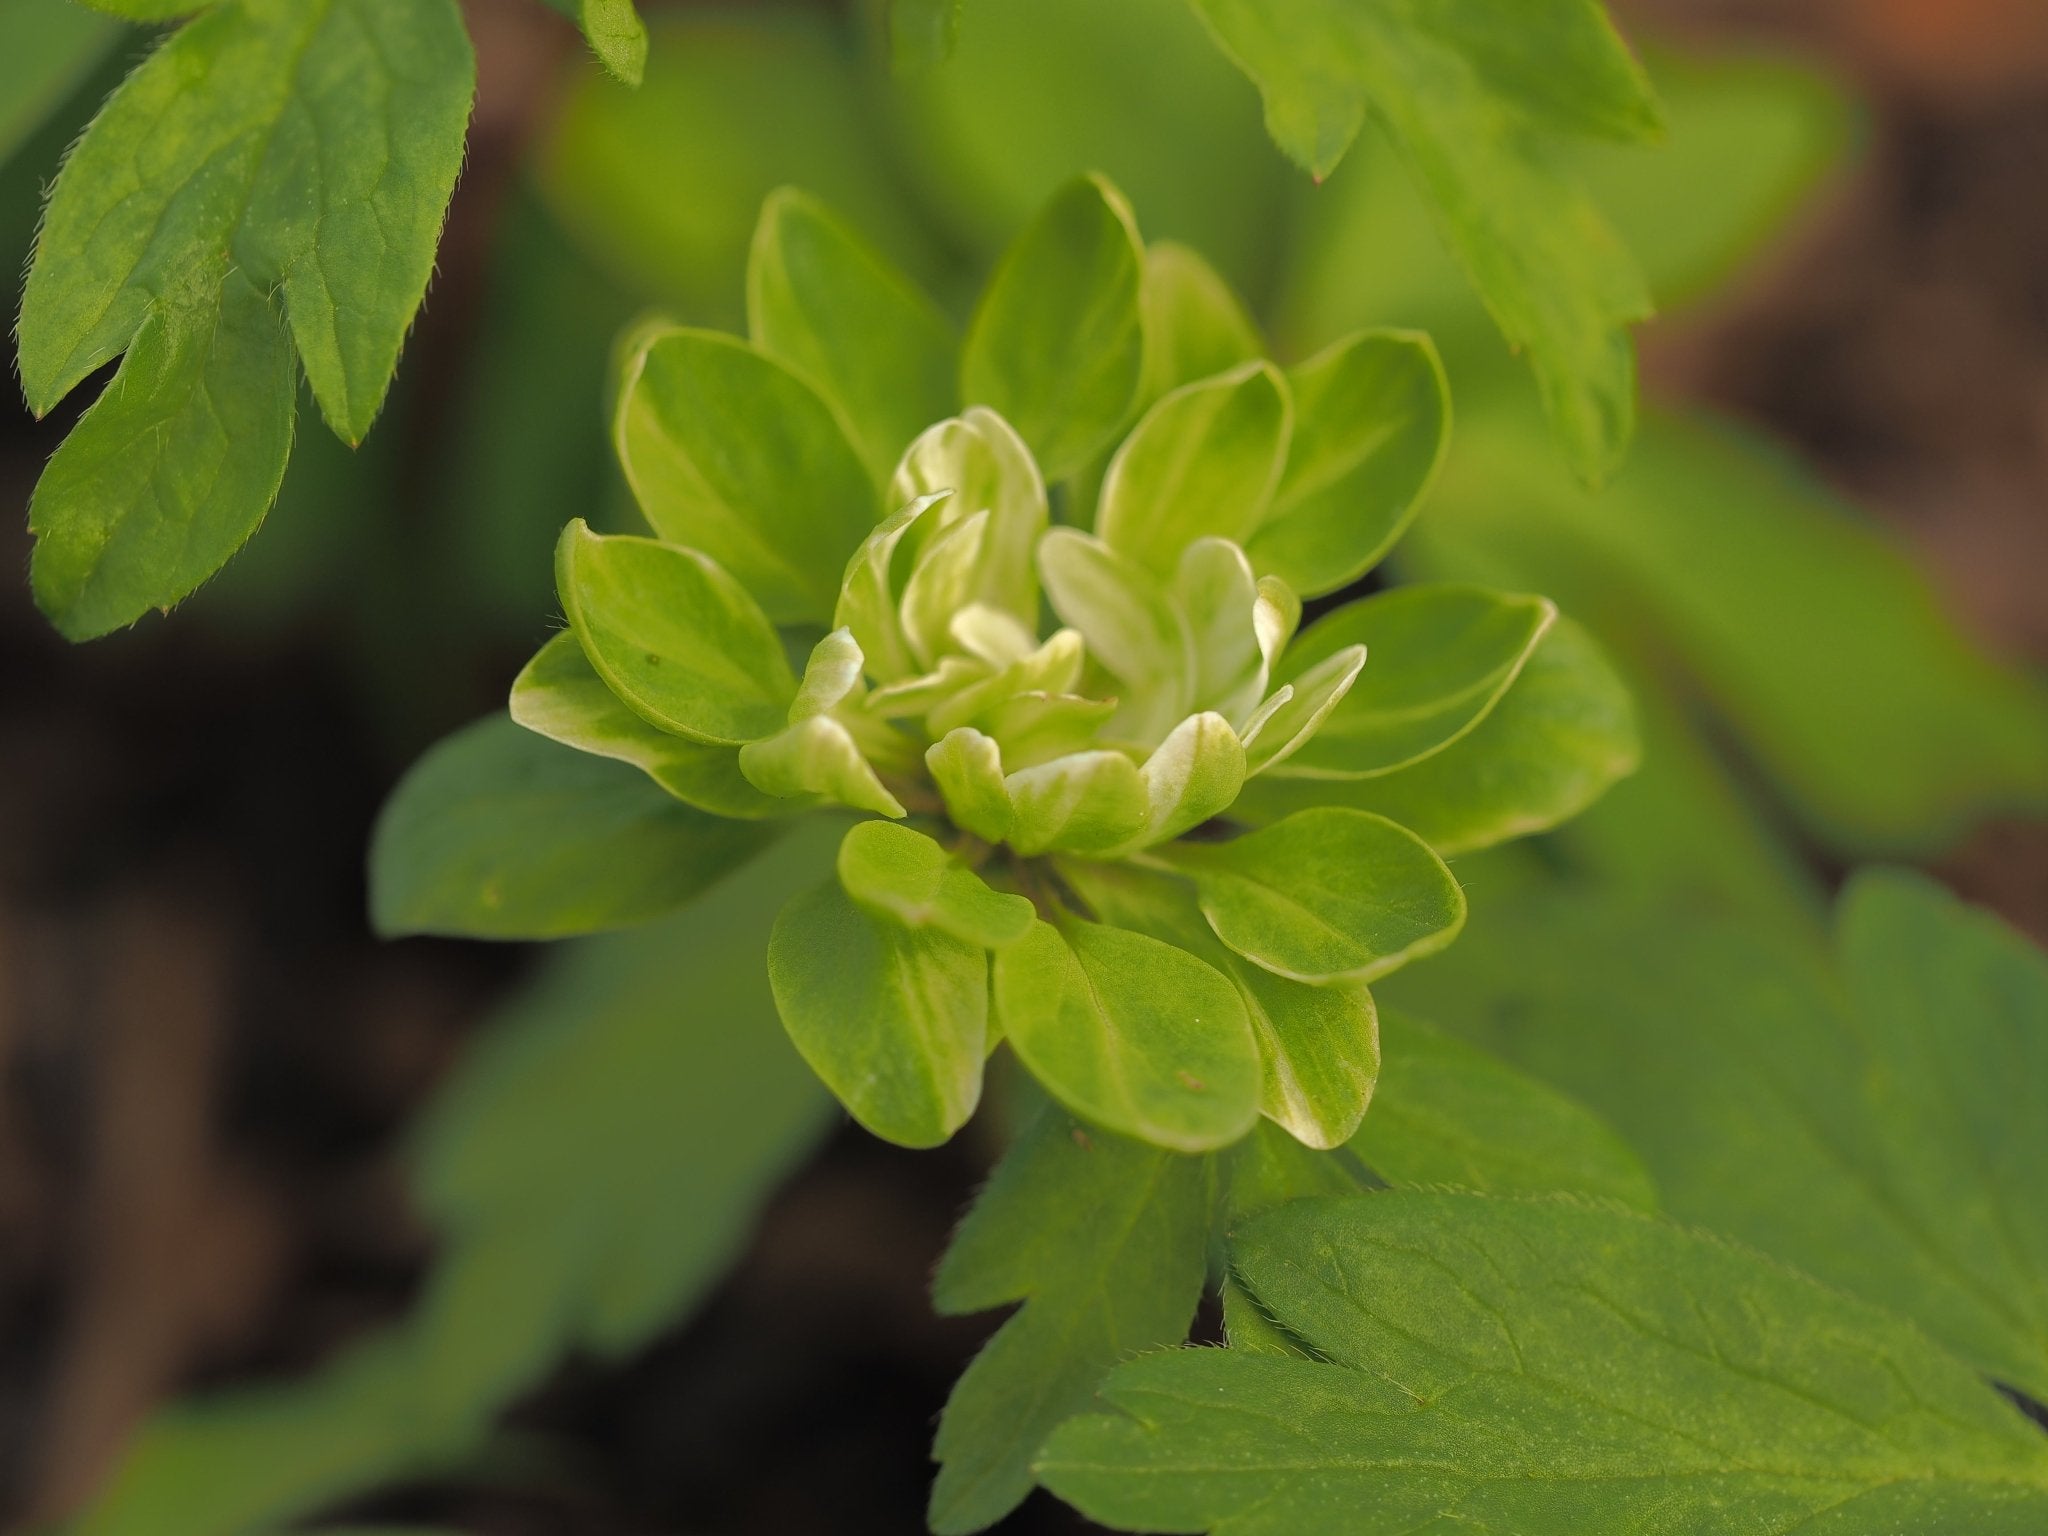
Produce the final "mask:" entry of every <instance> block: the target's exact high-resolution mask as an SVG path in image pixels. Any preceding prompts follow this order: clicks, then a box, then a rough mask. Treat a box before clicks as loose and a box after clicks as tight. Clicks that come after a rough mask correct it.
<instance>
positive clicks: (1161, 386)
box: [1139, 240, 1266, 405]
mask: <svg viewBox="0 0 2048 1536" xmlns="http://www.w3.org/2000/svg"><path fill="white" fill-rule="evenodd" d="M1139 301H1140V304H1141V305H1142V307H1143V311H1144V319H1145V375H1144V378H1145V382H1144V385H1143V388H1142V390H1141V394H1142V395H1143V397H1144V400H1145V402H1146V403H1147V404H1148V405H1149V404H1150V403H1151V402H1152V401H1155V400H1157V399H1158V398H1159V397H1160V396H1161V395H1164V394H1165V393H1167V392H1168V391H1169V390H1173V389H1178V388H1179V387H1180V386H1181V385H1183V384H1192V383H1194V382H1195V381H1196V380H1197V379H1208V378H1214V377H1215V376H1216V375H1217V374H1219V373H1226V372H1228V371H1229V370H1230V369H1232V368H1235V367H1237V366H1238V365H1239V364H1241V363H1249V362H1251V361H1253V360H1254V359H1256V358H1259V357H1263V356H1264V355H1265V351H1266V343H1265V341H1264V339H1263V338H1262V337H1261V336H1260V335H1259V328H1258V326H1257V325H1256V324H1254V323H1253V321H1252V317H1251V316H1250V315H1249V314H1248V313H1246V311H1245V307H1244V301H1243V300H1242V299H1240V298H1239V297H1238V296H1237V295H1236V294H1235V293H1233V292H1232V291H1231V288H1230V284H1229V283H1228V282H1226V281H1225V280H1224V278H1223V275H1222V274H1221V273H1219V272H1218V271H1217V270H1216V269H1215V268H1214V267H1212V266H1210V265H1209V263H1208V261H1207V260H1205V259H1204V258H1203V256H1202V255H1201V253H1200V252H1198V251H1195V250H1193V249H1191V248H1189V247H1188V246H1185V245H1182V244H1181V243H1180V242H1179V241H1177V240H1155V241H1153V242H1152V243H1151V244H1150V245H1148V246H1146V247H1145V275H1144V286H1143V291H1142V292H1141V294H1140V295H1139Z"/></svg>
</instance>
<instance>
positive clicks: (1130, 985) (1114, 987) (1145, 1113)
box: [995, 920, 1259, 1152]
mask: <svg viewBox="0 0 2048 1536" xmlns="http://www.w3.org/2000/svg"><path fill="white" fill-rule="evenodd" d="M995 998H996V1018H997V1022H998V1023H999V1024H1000V1025H1001V1027H1002V1030H1003V1035H1004V1038H1005V1039H1007V1040H1008V1041H1009V1042H1010V1045H1011V1047H1012V1049H1014V1050H1015V1051H1016V1052H1017V1054H1018V1056H1019V1057H1021V1058H1022V1059H1023V1061H1024V1063H1025V1065H1027V1066H1029V1067H1030V1068H1031V1071H1032V1073H1033V1075H1034V1076H1036V1077H1037V1078H1038V1080H1039V1081H1040V1082H1041V1083H1043V1084H1045V1086H1046V1087H1047V1088H1048V1089H1049V1090H1051V1092H1052V1094H1053V1096H1054V1097H1056V1098H1057V1099H1059V1100H1060V1102H1061V1103H1063V1104H1065V1105H1066V1106H1067V1107H1068V1108H1069V1109H1071V1110H1073V1111H1074V1113H1075V1114H1077V1115H1079V1116H1081V1117H1082V1118H1083V1119H1085V1120H1089V1121H1092V1122H1094V1123H1095V1124H1097V1125H1100V1126H1103V1127H1105V1128H1107V1129H1109V1130H1112V1131H1120V1132H1123V1133H1124V1134H1126V1135H1131V1136H1137V1137H1141V1138H1143V1139H1144V1140H1146V1141H1150V1142H1153V1143H1154V1144H1156V1145H1158V1146H1163V1147H1171V1148H1174V1149H1175V1150H1177V1151H1182V1152H1201V1151H1207V1150H1209V1149H1211V1148H1214V1147H1221V1146H1228V1145H1229V1144H1230V1143H1231V1142H1233V1141H1236V1140H1237V1139H1238V1138H1239V1137H1241V1136H1242V1135H1244V1133H1245V1132H1246V1131H1248V1130H1250V1129H1251V1128H1252V1125H1253V1123H1254V1122H1255V1121H1256V1120H1257V1119H1258V1093H1259V1055H1258V1045H1257V1042H1256V1041H1255V1040H1254V1039H1253V1038H1252V1031H1251V1023H1250V1021H1249V1020H1248V1019H1247V1018H1246V1016H1245V1010H1244V1004H1243V1002H1242V1001H1241V1000H1240V999H1239V997H1238V994H1237V990H1236V988H1234V987H1233V986H1231V984H1230V982H1229V981H1228V980H1226V979H1225V978H1224V977H1222V976H1220V975H1218V974H1217V973H1216V972H1215V971H1214V970H1212V969H1211V968H1210V967H1209V966H1207V965H1205V964H1203V963H1202V962H1201V961H1200V960H1197V959H1196V958H1195V957H1194V956H1193V955H1190V954H1189V953H1188V952H1187V951H1186V950H1183V949H1178V948H1176V947H1175V946H1173V945H1171V944H1163V943H1161V942H1159V941H1158V940H1157V939H1151V938H1147V937H1145V936H1144V935H1143V934H1139V933H1131V932H1129V931H1127V930H1125V929H1122V928H1110V927H1106V926H1104V925H1102V924H1100V923H1089V922H1082V921H1079V920H1074V921H1070V922H1065V923H1063V924H1062V925H1061V926H1060V927H1058V928H1055V927H1053V926H1052V925H1051V924H1049V923H1044V922H1039V923H1034V924H1033V925H1032V928H1031V931H1030V933H1029V934H1028V935H1026V937H1025V938H1024V939H1023V940H1022V941H1021V942H1020V943H1017V944H1014V945H1012V946H1010V947H1009V948H1008V949H1005V950H1003V951H1001V952H1000V953H999V954H998V955H997V956H996V962H995Z"/></svg>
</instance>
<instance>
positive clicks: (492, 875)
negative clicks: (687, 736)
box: [370, 716, 775, 939]
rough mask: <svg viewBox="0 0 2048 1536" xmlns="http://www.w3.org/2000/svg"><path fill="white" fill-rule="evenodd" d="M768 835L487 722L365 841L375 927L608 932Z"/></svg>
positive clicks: (654, 910)
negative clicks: (608, 929)
mask: <svg viewBox="0 0 2048 1536" xmlns="http://www.w3.org/2000/svg"><path fill="white" fill-rule="evenodd" d="M774 835H775V829H774V828H773V827H770V826H767V825H764V824H762V823H760V822H744V821H727V820H724V819H721V818H719V817H715V816H707V815H706V814H704V813H703V812H702V811H699V810H695V809H693V808H691V807H690V806H687V805H684V804H682V803H681V802H680V801H678V800H676V799H674V798H673V797H671V796H670V795H667V794H665V793H664V792H663V791H662V790H661V789H659V788H658V787H657V786H656V785H654V784H653V783H651V782H650V781H649V780H648V779H647V778H646V777H645V776H644V775H642V774H639V773H637V772H635V771H633V770H632V769H630V768H628V767H626V766H625V765H624V764H621V763H615V762H612V761H610V760H608V759H606V758H602V757H592V756H591V755H589V754H588V753H584V752H576V751H572V750H570V749H569V748H567V747H564V746H561V745H559V744H557V743H555V742H552V741H548V740H546V739H544V738H543V737H540V736H537V735H535V734H534V733H533V732H531V731H527V730H523V729H521V728H520V727H519V726H517V725H514V724H513V723H512V722H511V721H510V720H507V719H505V718H503V717H502V716H499V717H494V718H490V719H485V720H480V721H478V722H477V723H476V724H474V725H471V726H469V727H467V728H465V729H463V730H461V731H458V732H456V733H455V734H454V735H453V736H450V737H448V738H447V739H446V740H445V741H443V742H442V743H441V744H440V745H439V746H437V747H435V748H434V750H433V751H431V752H429V753H428V754H427V755H426V756H425V757H423V758H421V759H420V760H419V762H417V763H416V764H414V765H413V768H412V770H411V771H410V772H409V773H408V774H407V775H406V776H405V778H404V779H403V780H402V781H401V782H400V784H399V786H398V788H397V789H395V790H393V791H392V794H391V798H390V799H389V800H388V801H387V802H386V803H385V806H384V809H383V811H382V813H381V814H380V815H379V816H378V818H377V829H376V832H375V834H374V836H373V838H372V841H371V845H370V915H371V920H372V922H373V923H374V924H375V926H376V928H377V930H378V932H380V933H383V934H386V935H397V934H407V933H443V934H454V935H457V936H460V937H468V938H492V939H551V938H559V937H561V936H563V935H565V934H572V933H589V932H592V931H594V930H596V929H600V928H616V927H620V926H623V925H625V924H628V923H636V922H639V921H641V920H642V919H644V918H649V917H653V916H656V915H658V914H660V913H662V912H666V911H669V910H670V909H672V908H675V907H678V906H681V905H682V904H683V903H684V902H686V901H688V900H689V899H690V898H691V897H692V896H695V895H696V894H697V893H698V892H699V891H702V890H703V889H704V888H705V887H707V886H709V885H711V884H712V883H713V882H714V881H716V880H718V879H719V877H721V876H722V875H724V874H726V873H727V872H728V871H730V870H732V869H733V868H735V867H736V866H738V865H740V864H742V863H744V862H745V861H746V860H748V859H749V858H751V857H753V855H754V854H756V853H758V852H759V851H760V850H761V849H762V848H763V847H765V846H766V845H767V844H768V842H769V841H770V839H772V838H773V837H774Z"/></svg>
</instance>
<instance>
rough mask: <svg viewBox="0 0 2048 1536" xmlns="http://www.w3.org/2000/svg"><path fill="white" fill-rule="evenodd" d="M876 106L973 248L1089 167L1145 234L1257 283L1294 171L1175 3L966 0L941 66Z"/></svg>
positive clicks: (1253, 101)
mask: <svg viewBox="0 0 2048 1536" xmlns="http://www.w3.org/2000/svg"><path fill="white" fill-rule="evenodd" d="M887 105H888V106H889V108H890V109H891V110H892V113H893V121H894V123H895V125H896V126H897V128H898V132H897V135H896V140H897V145H898V150H899V153H898V159H899V160H900V161H901V163H902V164H903V166H904V168H905V170H906V172H907V173H908V174H909V176H910V177H911V178H912V179H913V180H914V182H915V183H916V185H917V187H918V190H919V191H920V192H921V193H922V194H923V199H924V202H925V204H926V206H928V207H930V208H931V209H932V210H933V213H934V215H935V216H936V217H939V218H942V219H944V220H945V224H946V228H947V230H948V232H949V233H950V234H952V236H953V237H954V238H955V239H956V240H958V241H960V242H961V243H964V244H965V245H966V246H967V247H968V248H969V249H971V250H973V251H976V252H978V253H980V254H983V255H987V254H993V253H994V252H996V251H999V250H1001V249H1002V248H1003V246H1004V245H1005V244H1006V243H1007V242H1008V241H1009V240H1010V238H1011V237H1012V236H1013V235H1014V234H1015V233H1016V232H1017V230H1018V229H1019V228H1021V227H1022V226H1023V225H1024V223H1025V222H1026V221H1027V220H1029V219H1030V218H1031V216H1032V215H1033V214H1035V213H1036V212H1037V211H1038V210H1039V208H1040V207H1042V206H1043V204H1044V202H1045V200H1046V199H1047V198H1048V197H1050V196H1051V195H1052V194H1053V192H1054V191H1056V190H1057V189H1058V188H1059V187H1060V186H1061V184H1063V183H1064V182H1066V181H1067V180H1068V179H1069V178H1071V177H1073V176H1074V175H1076V174H1078V173H1079V172H1082V171H1088V170H1096V171H1100V172H1102V173H1103V174H1105V175H1107V176H1108V177H1110V179H1111V180H1113V181H1114V182H1115V183H1116V185H1118V186H1119V187H1121V188H1122V189H1123V190H1124V191H1125V193H1126V194H1128V195H1129V197H1130V199H1131V203H1132V205H1133V206H1134V207H1135V208H1136V209H1137V210H1138V213H1139V215H1140V217H1141V218H1142V220H1143V223H1144V226H1145V228H1146V229H1147V230H1148V231H1149V232H1150V233H1151V234H1152V235H1153V236H1155V237H1160V236H1164V237H1166V238H1169V239H1172V240H1177V241H1182V242H1185V244H1186V245H1187V246H1189V247H1191V248H1193V249H1195V250H1198V251H1200V252H1201V253H1202V254H1203V256H1204V257H1206V258H1207V259H1208V260H1210V261H1213V262H1215V263H1216V265H1217V266H1218V268H1220V269H1221V271H1222V272H1223V273H1224V274H1225V275H1226V276H1227V277H1228V278H1229V279H1230V280H1231V281H1232V282H1233V283H1235V284H1237V285H1239V286H1240V287H1242V288H1244V289H1245V290H1246V291H1247V292H1250V293H1252V294H1253V295H1254V296H1257V295H1260V294H1262V293H1263V292H1264V290H1265V287H1266V282H1265V279H1266V277H1267V275H1268V273H1269V271H1270V268H1271V267H1272V264H1273V261H1274V255H1275V253H1274V250H1273V242H1272V240H1271V231H1272V229H1273V228H1274V225H1275V223H1276V222H1277V221H1278V220H1279V218H1280V216H1281V211H1282V208H1283V206H1284V202H1285V198H1286V194H1287V191H1288V183H1289V181H1290V179H1291V178H1290V177H1289V174H1288V169H1287V164H1286V162H1285V161H1284V160H1283V159H1282V158H1281V157H1280V156H1279V155H1278V154H1277V153H1275V152H1274V150H1273V148H1272V146H1271V144H1270V143H1268V142H1267V140H1266V137H1265V135H1264V134H1263V133H1261V132H1260V131H1259V103H1258V96H1257V93H1256V92H1254V91H1253V90H1252V89H1251V87H1250V86H1249V85H1247V84H1246V83H1245V81H1244V80H1243V79H1242V78H1241V77H1240V76H1239V75H1238V74H1237V72H1236V71H1234V70H1233V69H1232V68H1231V67H1230V65H1229V63H1228V62H1227V61H1226V60H1225V59H1223V58H1222V56H1221V55H1220V54H1218V52H1217V51H1216V48H1215V45H1214V44H1213V43H1211V41H1210V40H1209V38H1208V37H1206V36H1205V35H1204V34H1203V29H1202V25H1201V23H1200V22H1199V21H1197V20H1196V19H1195V17H1194V16H1193V15H1192V14H1191V13H1190V11H1189V9H1188V7H1187V4H1186V0H1117V3H1116V4H1114V5H1105V4H1102V3H1101V0H974V7H973V11H972V14H971V16H970V17H969V19H968V22H967V25H966V26H964V27H963V28H962V29H961V36H960V46H959V49H958V51H957V52H956V54H955V55H954V58H953V60H952V62H951V63H949V64H948V65H947V66H946V67H945V68H944V69H940V70H933V71H931V72H929V73H928V74H925V75H923V76H920V77H918V78H915V79H911V80H899V81H895V82H892V83H891V88H890V89H889V91H888V95H887ZM1195 168H1199V170H1198V171H1197V170H1196V169H1195ZM1191 172H1192V173H1191ZM1242 360H1243V359H1231V361H1242ZM1215 371H1216V370H1215V369H1214V368H1209V369H1205V370H1204V371H1203V372H1204V373H1213V372H1215ZM1201 376H1202V375H1199V374H1198V375H1193V377H1201ZM1180 382H1186V380H1181V381H1180Z"/></svg>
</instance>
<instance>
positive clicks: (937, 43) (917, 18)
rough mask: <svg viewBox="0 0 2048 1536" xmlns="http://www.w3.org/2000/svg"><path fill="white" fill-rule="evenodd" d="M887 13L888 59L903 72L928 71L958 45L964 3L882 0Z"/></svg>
mask: <svg viewBox="0 0 2048 1536" xmlns="http://www.w3.org/2000/svg"><path fill="white" fill-rule="evenodd" d="M884 3H885V5H886V6H887V9H888V12H889V57H890V58H891V59H892V60H893V61H894V62H895V65H896V67H897V68H898V69H900V70H904V71H906V72H907V71H911V70H919V69H930V68H931V67H933V66H934V65H938V64H943V63H945V62H946V60H948V59H950V58H951V57H952V56H953V49H954V48H955V47H956V46H958V44H959V42H960V8H961V6H962V5H963V4H965V3H966V0H884Z"/></svg>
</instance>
